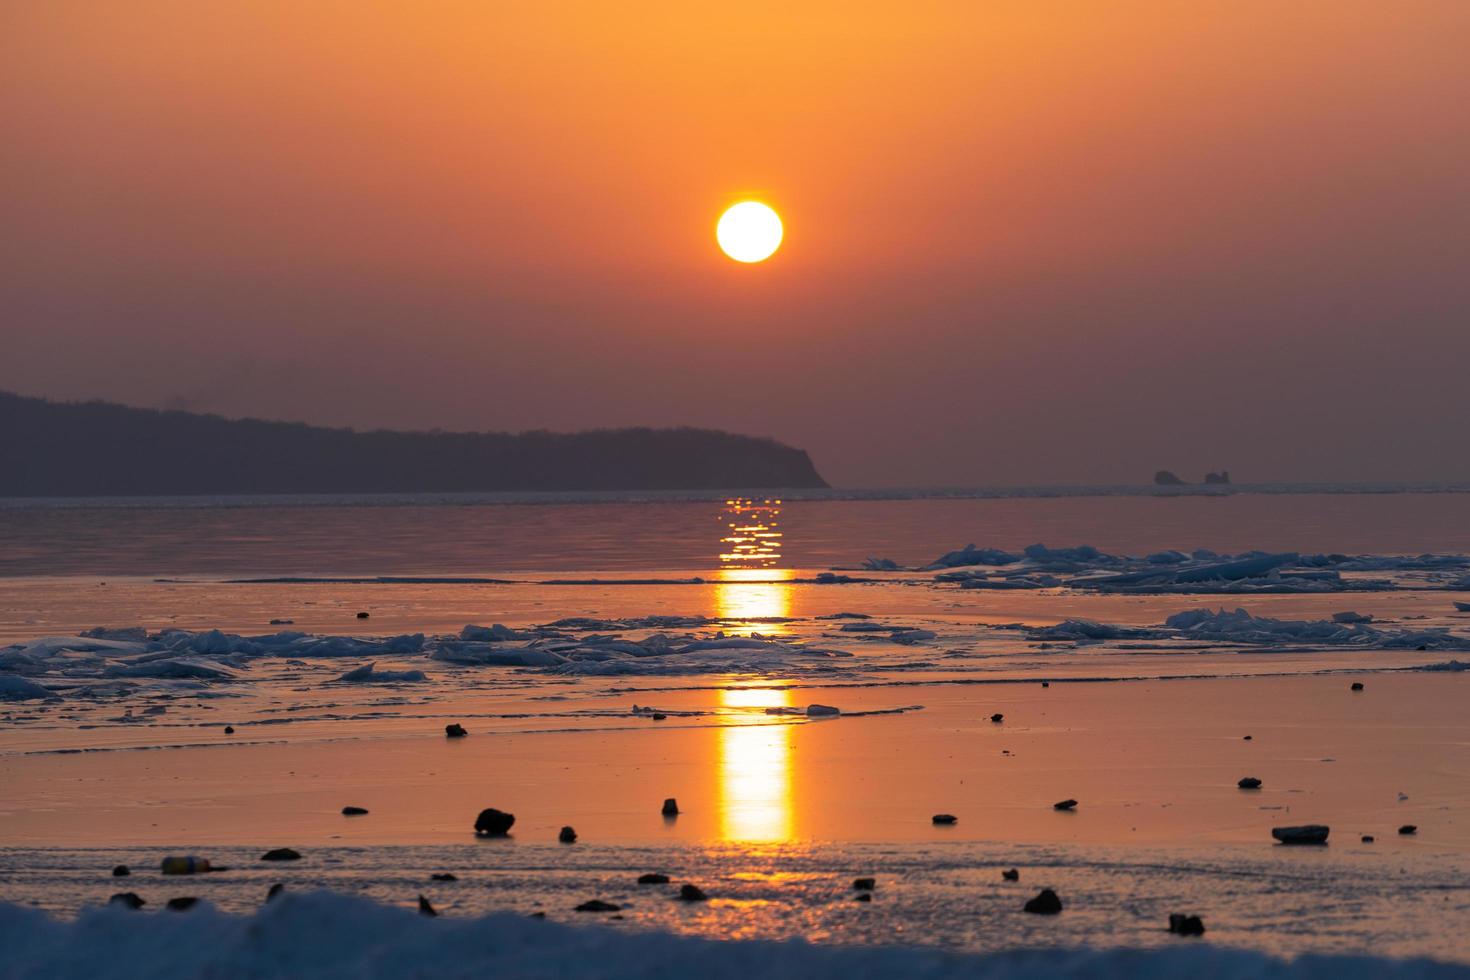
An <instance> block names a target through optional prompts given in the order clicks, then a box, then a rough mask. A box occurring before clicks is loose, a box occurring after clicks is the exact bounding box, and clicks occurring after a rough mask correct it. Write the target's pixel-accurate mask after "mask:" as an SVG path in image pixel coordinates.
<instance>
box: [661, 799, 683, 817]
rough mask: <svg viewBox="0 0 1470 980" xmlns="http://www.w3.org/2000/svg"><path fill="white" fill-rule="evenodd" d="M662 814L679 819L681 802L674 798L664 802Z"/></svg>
mask: <svg viewBox="0 0 1470 980" xmlns="http://www.w3.org/2000/svg"><path fill="white" fill-rule="evenodd" d="M661 812H662V813H663V815H664V816H666V817H677V816H678V815H679V801H678V800H676V799H674V798H673V797H672V796H671V797H669V798H668V799H667V800H664V807H663V810H662V811H661Z"/></svg>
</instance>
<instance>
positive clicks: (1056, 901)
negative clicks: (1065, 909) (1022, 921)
mask: <svg viewBox="0 0 1470 980" xmlns="http://www.w3.org/2000/svg"><path fill="white" fill-rule="evenodd" d="M1022 910H1023V911H1026V912H1030V913H1032V914H1034V915H1056V914H1057V913H1058V912H1060V911H1061V910H1062V900H1061V899H1060V898H1058V897H1057V893H1056V892H1054V891H1052V890H1051V889H1050V888H1043V889H1042V890H1041V894H1039V895H1037V896H1036V897H1035V898H1032V899H1027V901H1026V904H1025V905H1024V906H1022Z"/></svg>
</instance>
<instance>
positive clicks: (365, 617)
mask: <svg viewBox="0 0 1470 980" xmlns="http://www.w3.org/2000/svg"><path fill="white" fill-rule="evenodd" d="M357 618H358V619H367V618H368V614H367V613H365V612H360V613H358V614H357Z"/></svg>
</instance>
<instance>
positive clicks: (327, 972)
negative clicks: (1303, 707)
mask: <svg viewBox="0 0 1470 980" xmlns="http://www.w3.org/2000/svg"><path fill="white" fill-rule="evenodd" d="M1018 914H1019V913H1018ZM0 949H3V950H4V961H3V962H4V966H3V972H4V975H5V976H6V977H7V978H12V980H40V978H42V977H45V978H67V977H87V978H97V980H131V978H135V977H136V978H142V977H148V978H157V980H183V978H198V977H231V978H242V980H250V978H261V980H264V978H277V977H292V978H343V980H347V978H351V980H375V978H389V977H392V978H398V977H433V978H435V980H452V978H461V977H464V978H469V977H475V978H479V977H493V976H504V977H541V978H552V977H570V976H575V977H599V978H607V980H614V978H633V977H640V978H654V977H692V976H697V977H700V978H701V980H724V978H730V980H745V978H748V977H760V978H762V980H788V978H789V980H810V978H813V977H837V976H861V977H909V978H915V980H951V978H954V980H958V978H962V977H963V978H980V980H1017V978H1021V977H1038V976H1047V977H1064V978H1065V977H1087V978H1090V980H1113V978H1128V977H1140V976H1146V977H1152V978H1159V980H1199V978H1200V977H1209V978H1211V980H1246V978H1251V980H1276V978H1282V980H1285V978H1293V980H1296V978H1301V980H1308V978H1310V980H1328V978H1332V980H1356V978H1360V977H1361V978H1370V977H1371V978H1389V980H1407V978H1410V977H1413V978H1429V980H1450V978H1464V977H1467V976H1470V968H1466V967H1463V966H1454V965H1449V964H1442V963H1434V962H1431V961H1428V960H1391V959H1383V958H1377V957H1363V956H1352V957H1349V956H1342V957H1335V956H1334V957H1327V956H1303V957H1300V958H1298V959H1296V960H1294V961H1291V962H1285V961H1282V960H1278V959H1273V958H1271V957H1269V956H1265V955H1263V954H1261V953H1255V952H1247V951H1243V950H1232V949H1225V948H1221V947H1219V946H1217V945H1215V944H1213V943H1208V942H1203V941H1199V940H1179V941H1178V943H1177V945H1175V946H1174V947H1173V948H1165V949H1160V950H1153V951H1144V950H1108V951H1098V950H1065V949H1042V950H1023V951H1015V952H1008V953H991V954H963V953H952V952H946V951H942V950H937V949H927V948H922V947H886V946H847V947H842V946H812V945H809V944H807V943H804V942H800V941H791V942H764V941H727V942H717V941H713V940H707V939H697V938H690V937H680V936H673V935H669V934H665V933H657V932H636V933H633V932H622V931H618V930H614V929H610V928H606V927H603V926H568V925H562V924H559V923H555V922H548V921H541V920H535V919H528V918H523V917H520V916H513V915H508V914H497V915H489V916H485V917H482V918H466V919H456V918H453V917H451V916H441V917H439V918H436V919H430V918H426V917H424V916H420V915H418V914H416V913H414V912H411V911H409V910H407V909H403V908H389V907H386V906H382V905H377V904H374V903H371V902H368V901H366V900H363V899H358V898H348V897H345V896H340V895H333V894H330V893H327V892H314V893H307V894H292V893H290V892H287V893H286V894H285V895H284V896H282V897H281V898H279V899H277V900H276V901H274V902H271V903H270V904H269V905H266V906H264V907H262V908H261V909H260V910H259V911H258V912H256V913H255V914H254V915H251V916H229V915H224V914H222V913H220V912H218V911H216V910H214V909H213V908H211V907H209V906H208V905H207V904H203V903H201V904H200V905H198V906H195V907H194V908H193V909H191V910H189V911H186V912H165V911H159V912H152V911H138V912H133V911H129V910H127V909H124V908H120V907H116V906H114V907H107V908H99V909H91V910H87V911H85V912H83V913H82V915H81V916H80V917H79V918H78V919H77V920H76V921H75V922H72V923H62V922H58V921H55V920H53V919H50V918H49V917H47V916H46V915H45V914H44V913H42V912H40V911H37V910H35V909H30V908H23V907H21V906H16V905H0Z"/></svg>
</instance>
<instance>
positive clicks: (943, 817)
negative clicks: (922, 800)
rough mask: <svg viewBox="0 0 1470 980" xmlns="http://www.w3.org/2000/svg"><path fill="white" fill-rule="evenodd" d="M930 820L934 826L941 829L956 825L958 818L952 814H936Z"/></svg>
mask: <svg viewBox="0 0 1470 980" xmlns="http://www.w3.org/2000/svg"><path fill="white" fill-rule="evenodd" d="M932 819H933V821H934V822H935V823H936V824H938V825H939V826H941V827H949V826H952V825H953V824H955V823H957V822H958V821H959V819H960V818H959V817H957V816H955V815H954V814H953V813H936V814H934V816H933V818H932Z"/></svg>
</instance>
